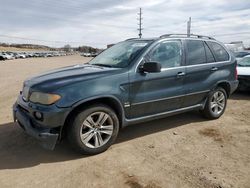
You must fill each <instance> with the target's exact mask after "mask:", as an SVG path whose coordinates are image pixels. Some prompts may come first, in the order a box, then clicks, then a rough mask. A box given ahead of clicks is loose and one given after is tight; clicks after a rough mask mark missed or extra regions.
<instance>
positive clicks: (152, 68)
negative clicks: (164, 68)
mask: <svg viewBox="0 0 250 188" xmlns="http://www.w3.org/2000/svg"><path fill="white" fill-rule="evenodd" d="M139 70H140V71H141V72H149V73H154V72H161V64H160V63H158V62H145V63H144V64H142V65H141V66H140V68H139Z"/></svg>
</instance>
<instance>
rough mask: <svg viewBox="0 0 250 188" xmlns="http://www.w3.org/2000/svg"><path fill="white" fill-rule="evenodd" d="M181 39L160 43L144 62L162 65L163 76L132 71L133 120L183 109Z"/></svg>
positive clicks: (131, 115) (131, 101)
mask: <svg viewBox="0 0 250 188" xmlns="http://www.w3.org/2000/svg"><path fill="white" fill-rule="evenodd" d="M182 54H183V51H182V43H181V41H180V40H174V41H169V40H168V41H163V42H160V43H158V44H157V45H156V46H155V47H153V48H152V50H150V52H149V53H148V54H147V55H146V56H145V57H144V61H150V62H158V63H160V64H161V66H162V69H161V72H160V73H140V72H139V71H138V70H136V71H134V72H130V74H129V79H130V104H131V107H130V118H138V117H143V116H148V115H153V114H157V113H161V112H166V111H171V110H175V109H178V108H181V107H182V102H183V101H182V99H183V95H184V90H183V81H184V77H185V68H184V67H183V66H182V65H183V56H182Z"/></svg>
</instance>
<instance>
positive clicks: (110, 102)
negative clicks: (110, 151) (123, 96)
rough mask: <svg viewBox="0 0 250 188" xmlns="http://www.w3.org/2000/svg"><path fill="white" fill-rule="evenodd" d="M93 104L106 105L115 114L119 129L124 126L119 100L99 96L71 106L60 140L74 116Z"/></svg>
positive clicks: (122, 110) (123, 116)
mask: <svg viewBox="0 0 250 188" xmlns="http://www.w3.org/2000/svg"><path fill="white" fill-rule="evenodd" d="M94 104H103V105H107V106H108V107H110V108H111V109H113V110H114V111H115V113H116V114H117V117H118V120H119V126H120V128H122V125H123V124H124V120H125V112H124V109H123V106H122V104H121V102H120V101H119V99H117V98H116V97H114V96H100V97H94V98H91V99H87V100H82V101H79V102H78V103H76V104H75V105H73V107H72V110H71V111H70V112H69V114H68V115H67V117H66V120H65V122H64V125H63V127H62V129H61V134H60V135H61V136H60V138H62V137H64V136H65V134H66V132H67V128H68V127H69V126H70V123H71V120H72V119H73V118H74V117H75V116H76V114H78V113H79V112H80V111H82V110H84V109H85V108H87V107H89V106H91V105H94Z"/></svg>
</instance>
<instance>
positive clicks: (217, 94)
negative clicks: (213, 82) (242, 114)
mask: <svg viewBox="0 0 250 188" xmlns="http://www.w3.org/2000/svg"><path fill="white" fill-rule="evenodd" d="M226 105H227V94H226V91H225V90H224V89H223V88H221V87H218V88H216V89H215V90H213V91H212V92H210V94H209V96H208V98H207V101H206V105H205V108H204V109H203V110H202V113H203V115H204V116H205V117H206V118H208V119H217V118H219V117H220V116H221V115H222V114H223V113H224V111H225V109H226Z"/></svg>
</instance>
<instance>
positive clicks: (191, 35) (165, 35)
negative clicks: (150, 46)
mask: <svg viewBox="0 0 250 188" xmlns="http://www.w3.org/2000/svg"><path fill="white" fill-rule="evenodd" d="M174 36H179V37H181V36H184V37H191V38H195V37H196V38H207V39H211V40H215V38H213V37H209V36H204V35H195V34H189V35H188V34H179V33H177V34H174V33H172V34H164V35H161V36H160V38H166V37H174Z"/></svg>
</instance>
